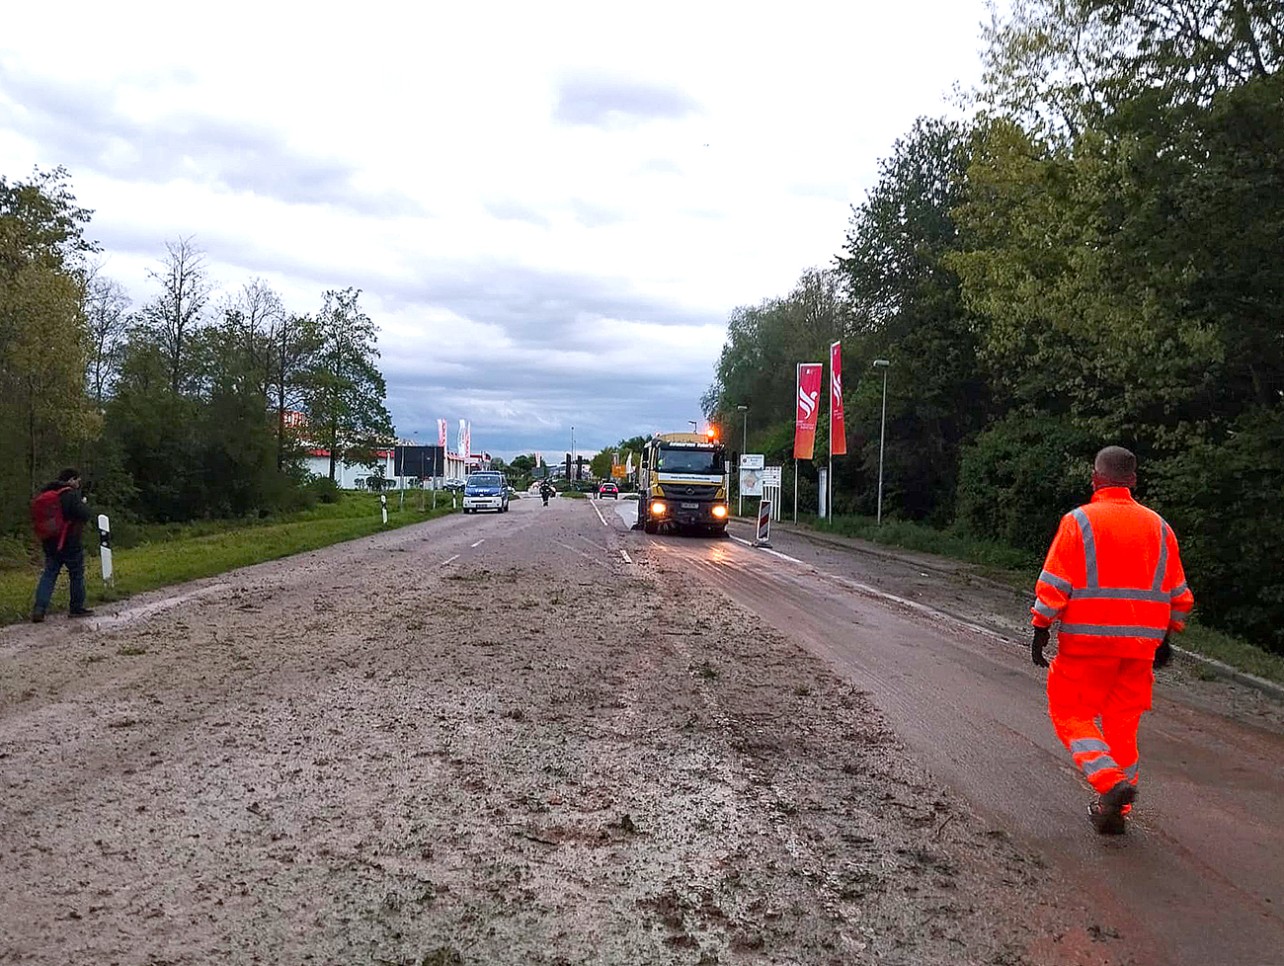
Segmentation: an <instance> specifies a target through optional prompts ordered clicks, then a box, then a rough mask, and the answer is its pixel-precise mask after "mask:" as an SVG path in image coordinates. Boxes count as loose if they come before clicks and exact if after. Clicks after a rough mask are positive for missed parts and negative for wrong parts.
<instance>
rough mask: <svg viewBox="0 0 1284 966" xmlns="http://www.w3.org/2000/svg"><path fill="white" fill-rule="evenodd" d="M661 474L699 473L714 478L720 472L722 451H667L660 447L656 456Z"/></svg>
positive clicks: (716, 449) (718, 449)
mask: <svg viewBox="0 0 1284 966" xmlns="http://www.w3.org/2000/svg"><path fill="white" fill-rule="evenodd" d="M657 460H658V462H659V466H658V467H657V469H659V470H660V472H662V473H699V474H702V475H705V476H715V475H718V474H720V473H721V472H722V462H723V456H722V449H721V448H720V447H719V448H714V449H668V448H665V447H661V449H660V452H659V453H658V454H657Z"/></svg>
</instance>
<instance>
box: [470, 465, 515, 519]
mask: <svg viewBox="0 0 1284 966" xmlns="http://www.w3.org/2000/svg"><path fill="white" fill-rule="evenodd" d="M478 510H494V511H495V512H496V513H507V512H508V480H506V479H504V474H503V473H472V474H469V477H468V479H467V480H465V481H464V512H465V513H476V512H477V511H478Z"/></svg>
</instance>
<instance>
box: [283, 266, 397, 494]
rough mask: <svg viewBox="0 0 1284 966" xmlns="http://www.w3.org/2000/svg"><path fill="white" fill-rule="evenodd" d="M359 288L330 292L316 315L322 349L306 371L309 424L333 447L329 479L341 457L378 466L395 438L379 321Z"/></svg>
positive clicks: (323, 440) (343, 460)
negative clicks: (364, 307) (382, 366)
mask: <svg viewBox="0 0 1284 966" xmlns="http://www.w3.org/2000/svg"><path fill="white" fill-rule="evenodd" d="M360 294H361V293H360V291H359V290H358V289H353V288H347V289H343V290H342V291H335V290H330V291H327V292H326V293H325V298H324V301H323V304H322V307H321V311H320V312H319V313H317V316H316V318H315V327H316V338H317V343H318V349H317V351H316V353H315V356H314V357H313V363H312V365H311V367H310V368H309V371H308V375H307V389H306V391H305V400H306V408H307V414H308V424H309V427H310V431H311V433H312V435H313V437H314V438H315V439H316V441H317V442H318V443H321V444H322V445H324V446H325V447H326V448H327V449H328V450H329V451H330V479H332V480H333V479H335V477H336V475H337V474H336V470H337V467H338V464H339V463H340V462H345V463H351V464H360V465H367V466H374V465H375V463H376V462H377V459H378V457H377V451H378V450H379V448H380V447H382V446H387V445H390V444H391V442H392V434H393V427H392V419H391V417H390V416H389V415H388V410H387V409H386V408H385V406H384V398H385V396H386V394H387V387H386V384H385V383H384V379H383V374H382V373H381V372H380V371H379V368H378V366H377V365H376V364H375V360H376V359H377V358H378V357H379V348H378V340H377V334H376V331H375V325H374V322H373V321H372V320H371V319H370V317H369V316H368V315H366V313H365V312H364V311H363V310H362V308H361V306H360V304H359V297H360Z"/></svg>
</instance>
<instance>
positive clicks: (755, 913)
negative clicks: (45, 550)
mask: <svg viewBox="0 0 1284 966" xmlns="http://www.w3.org/2000/svg"><path fill="white" fill-rule="evenodd" d="M626 506H628V505H626ZM628 508H629V509H633V507H631V506H628ZM619 509H620V510H624V509H625V507H624V506H621V507H620V508H619ZM612 513H613V508H612V507H611V505H610V503H607V504H602V505H598V504H596V503H590V502H587V501H570V500H561V499H559V500H554V501H553V503H552V505H551V506H550V507H548V508H544V507H541V506H540V505H539V503H538V502H537V501H533V500H522V501H519V502H517V503H514V504H513V512H511V513H508V514H504V515H487V516H471V515H470V516H468V517H463V516H459V515H456V516H452V517H448V518H446V519H443V520H439V521H434V522H432V523H429V524H424V525H419V526H414V527H408V528H405V529H403V530H398V531H395V532H390V533H383V534H379V535H377V536H373V537H369V538H365V539H362V540H357V541H353V542H351V543H348V544H343V545H337V546H333V547H329V548H326V549H324V550H319V551H315V552H312V553H307V554H302V555H299V556H297V557H293V558H289V559H285V560H279V561H275V562H272V563H268V564H262V565H258V566H255V567H249V568H245V569H242V570H239V571H233V572H230V573H228V574H224V575H221V576H220V577H218V578H215V579H211V580H206V581H198V582H194V583H192V584H188V585H184V586H182V587H179V588H175V589H173V590H172V591H166V592H155V593H152V594H145V595H140V596H139V597H137V598H134V599H132V600H131V601H129V602H128V604H125V605H111V606H108V607H105V608H103V610H102V611H100V615H99V617H97V618H95V619H93V620H91V621H89V622H87V623H73V622H70V621H68V620H66V619H62V618H60V619H56V620H51V621H50V622H48V623H46V624H43V625H38V626H35V625H25V626H20V627H11V628H7V629H4V630H3V631H0V778H2V783H3V787H0V847H3V848H4V850H5V862H4V863H2V864H0V959H5V958H8V959H12V960H15V961H21V962H32V963H51V964H52V963H65V962H81V961H102V962H110V961H133V962H146V961H161V960H163V961H166V962H171V963H203V962H210V961H220V962H250V961H264V960H266V961H302V960H304V959H308V958H310V959H312V960H315V961H320V962H385V963H399V964H410V963H415V964H421V963H425V962H427V963H435V964H441V963H456V962H463V963H547V964H554V963H567V962H595V963H630V964H632V963H691V964H696V963H714V962H721V963H742V962H743V963H751V962H762V961H764V960H765V961H775V962H782V963H785V962H795V963H835V964H836V963H906V964H918V963H942V964H944V963H950V964H954V963H1016V962H1029V963H1047V964H1071V963H1082V964H1088V963H1093V964H1101V963H1144V962H1148V961H1150V962H1158V961H1160V958H1159V953H1157V952H1154V950H1153V948H1150V947H1147V946H1146V941H1147V938H1148V937H1149V936H1150V935H1151V934H1152V932H1153V931H1154V930H1155V928H1156V926H1157V922H1156V921H1155V918H1154V917H1153V916H1151V915H1150V914H1149V909H1148V908H1146V909H1143V910H1142V911H1143V912H1145V913H1146V915H1145V916H1142V915H1133V910H1131V908H1130V907H1126V906H1123V905H1122V904H1119V903H1114V902H1106V903H1097V902H1095V900H1093V899H1090V898H1089V891H1088V890H1087V889H1086V888H1084V884H1083V881H1082V879H1083V875H1082V873H1083V871H1084V869H1083V865H1084V863H1085V862H1090V861H1091V860H1093V858H1094V856H1097V855H1098V853H1097V852H1094V851H1092V848H1093V847H1095V846H1096V845H1097V843H1096V842H1095V841H1093V840H1091V839H1089V838H1088V837H1087V834H1086V823H1082V825H1080V824H1079V823H1080V822H1081V820H1079V821H1078V822H1076V821H1075V820H1076V819H1078V815H1077V809H1076V808H1075V807H1074V806H1075V805H1076V804H1077V802H1078V799H1077V798H1076V797H1075V792H1074V791H1073V781H1072V779H1070V778H1067V777H1065V776H1064V775H1063V776H1060V781H1059V782H1058V783H1057V785H1056V789H1055V791H1052V790H1049V791H1048V792H1047V793H1046V796H1045V798H1044V799H1043V800H1042V804H1040V803H1039V802H1034V803H1033V804H1032V805H1030V806H1028V807H1030V808H1032V809H1039V808H1042V809H1043V810H1044V811H1047V810H1049V806H1048V804H1047V802H1048V801H1049V800H1052V799H1055V801H1056V802H1059V803H1062V805H1063V807H1061V808H1060V811H1064V812H1066V813H1067V814H1066V815H1065V816H1061V815H1059V814H1056V815H1054V816H1053V817H1055V818H1058V819H1060V818H1063V817H1064V818H1065V820H1066V826H1065V827H1064V828H1062V827H1053V826H1047V827H1046V828H1045V827H1044V826H1042V825H1040V826H1039V827H1038V828H1036V829H1035V831H1034V832H1026V831H1022V830H1023V829H1026V828H1028V826H1029V825H1030V824H1031V823H1026V825H1025V826H1021V825H1020V823H1014V822H1011V821H998V820H996V815H995V813H994V812H992V811H990V810H988V809H987V810H986V811H982V812H981V813H980V814H978V813H977V812H976V811H975V810H973V809H972V808H971V807H969V806H968V804H967V803H966V802H965V801H963V800H962V799H961V798H960V797H959V796H958V795H956V794H954V793H952V792H950V791H949V790H947V789H945V788H943V787H942V786H940V785H939V784H938V783H937V781H936V780H935V779H934V778H933V777H932V776H930V775H929V774H927V773H926V772H925V771H924V770H923V769H922V767H921V766H920V765H919V764H917V763H916V758H917V757H928V753H923V754H921V755H916V754H915V753H914V752H913V751H910V752H907V751H906V750H905V749H904V748H903V747H902V746H901V744H900V743H899V742H898V740H897V737H896V736H895V735H894V734H893V733H892V731H891V730H890V729H889V728H888V726H887V724H886V722H885V720H884V719H883V717H882V716H881V715H880V713H879V711H878V709H877V708H876V707H875V706H874V705H873V703H872V702H871V697H876V698H877V699H878V700H880V701H883V702H884V704H885V707H886V708H887V709H888V711H889V712H890V713H891V714H893V715H898V716H899V720H901V722H902V723H903V722H904V721H905V720H910V719H911V718H912V716H909V715H906V714H903V713H902V710H901V709H902V705H900V704H897V703H896V702H895V701H893V700H890V698H891V697H892V696H894V693H895V692H894V690H893V689H891V688H885V687H884V683H883V682H884V681H885V680H892V681H893V682H894V681H895V679H896V678H897V677H898V676H903V673H904V669H903V668H902V669H899V670H898V669H897V668H896V667H895V666H894V664H890V663H889V665H888V667H887V668H885V669H884V671H883V672H882V674H881V676H880V675H875V674H870V675H869V680H868V681H862V682H861V683H860V684H858V685H855V686H853V684H852V683H851V681H850V679H849V678H848V677H846V676H845V674H844V673H842V672H841V668H840V669H839V671H840V673H836V672H835V670H834V667H833V666H831V665H830V664H828V663H826V661H824V660H822V659H820V658H818V657H816V656H814V655H813V654H811V653H809V652H808V651H807V650H805V649H804V648H803V647H800V646H799V645H800V643H801V644H804V645H806V644H808V643H811V638H812V636H813V633H814V622H815V621H817V620H819V619H822V617H823V616H824V612H823V611H818V610H815V608H817V607H819V606H820V605H821V603H822V601H821V600H820V599H819V598H815V599H813V597H812V596H809V595H810V594H812V593H814V591H813V590H809V588H808V587H807V586H806V585H805V582H804V583H800V584H797V585H796V586H795V585H794V584H793V583H792V582H791V581H789V580H786V581H784V582H783V583H782V582H781V581H780V580H778V579H777V578H774V577H770V578H762V576H761V575H759V577H760V579H761V580H762V582H761V583H760V584H759V590H760V591H761V594H760V595H757V597H758V598H760V599H754V600H751V601H749V603H750V604H751V605H752V606H751V607H749V608H746V607H742V606H739V605H738V604H736V603H734V602H733V601H732V600H731V599H730V598H729V597H728V596H727V595H725V594H723V593H721V592H719V591H717V590H716V589H714V588H716V587H717V585H718V581H720V580H722V579H723V578H722V577H720V576H719V574H720V573H721V572H722V571H724V570H725V571H726V573H727V576H731V575H733V574H734V575H736V576H737V577H738V579H737V580H736V581H731V582H733V583H737V584H738V583H740V582H742V581H743V580H748V579H749V578H750V577H751V576H752V575H755V574H756V573H757V568H758V566H759V563H760V560H761V557H760V556H758V555H750V554H749V551H747V550H745V549H744V548H741V547H740V546H738V545H737V544H735V543H734V541H682V540H668V539H665V538H649V537H645V536H643V535H642V534H637V533H631V532H629V531H627V530H626V529H625V526H624V522H623V521H622V520H620V518H619V517H618V516H615V517H613V516H612ZM782 562H784V561H782ZM693 574H696V575H697V578H698V577H700V576H701V575H703V576H705V578H706V580H707V581H708V582H707V583H706V582H702V581H701V580H700V579H694V580H693ZM736 592H737V593H739V591H736ZM764 602H765V603H766V605H768V606H766V610H767V611H768V612H770V613H773V614H774V615H775V617H774V618H773V619H776V618H779V617H780V616H781V615H782V614H785V613H787V612H788V613H789V614H790V615H791V616H792V614H793V612H792V611H787V608H789V607H794V608H796V609H797V612H798V613H799V614H800V615H807V614H811V615H812V616H811V617H806V618H800V619H799V620H798V622H797V625H798V626H797V627H794V626H791V627H790V629H789V631H788V632H787V633H785V632H781V631H778V630H775V629H774V628H773V627H772V626H771V624H770V623H769V622H768V621H765V620H763V619H761V618H759V617H757V616H756V615H755V614H754V613H753V609H754V608H757V607H759V606H760V605H763V604H764ZM868 606H869V607H870V608H871V610H870V612H869V613H867V614H865V615H864V617H865V620H866V623H867V628H866V629H867V630H870V631H876V632H877V635H881V636H889V635H890V636H896V635H900V638H901V645H902V646H904V645H905V641H906V640H907V639H908V636H909V635H922V634H923V633H924V626H925V625H923V624H921V623H918V618H917V617H915V616H913V615H905V614H902V613H898V612H897V611H895V610H889V609H887V608H886V605H885V603H884V602H881V601H879V602H873V603H870V604H869V605H868ZM848 616H850V615H848ZM808 621H812V622H813V623H812V624H809V623H808ZM792 623H793V622H792V621H791V624H792ZM857 630H860V628H859V627H858V628H857ZM838 632H839V633H842V629H841V628H838ZM936 643H938V645H939V646H941V647H943V648H948V647H950V646H954V645H953V644H951V643H950V642H948V641H944V642H939V641H938V642H936ZM1012 674H1013V675H1014V676H1015V677H1017V678H1018V679H1021V678H1020V672H1018V671H1015V670H1014V671H1013V672H1012ZM876 687H877V688H878V689H879V692H875V693H874V694H872V695H871V694H866V693H865V692H866V691H871V692H873V691H874V689H875V688H876ZM911 690H912V689H911ZM883 692H885V696H884V697H880V696H879V695H880V694H882V693H883ZM885 698H886V699H885ZM1030 698H1031V700H1033V695H1030ZM904 706H905V707H908V706H909V702H908V700H907V701H906V702H904ZM930 711H931V709H927V710H923V711H921V712H920V717H922V716H925V715H928V714H930ZM1031 713H1032V714H1033V711H1032V712H1031ZM1036 717H1037V716H1036ZM953 726H954V725H953V724H951V727H953ZM904 733H905V734H906V736H907V737H909V738H910V739H911V740H914V741H917V740H918V735H917V733H916V732H915V731H914V730H913V729H910V728H905V729H904ZM951 740H952V739H951V737H950V736H949V735H948V734H947V735H943V736H940V741H941V742H942V743H949V742H950V741H951ZM1027 757H1028V758H1030V759H1031V762H1030V764H1029V767H1030V769H1031V771H1032V772H1033V771H1037V770H1038V769H1039V768H1047V767H1052V766H1051V765H1049V764H1045V763H1044V760H1043V758H1042V757H1039V756H1032V755H1029V754H1027ZM982 759H983V762H982V763H984V756H982ZM1014 760H1015V761H1016V762H1017V763H1018V764H1020V763H1021V762H1020V759H1014ZM1052 760H1053V759H1052V758H1051V757H1048V758H1047V761H1048V762H1051V761H1052ZM1013 767H1014V765H1013V764H1012V763H1011V762H1009V764H1008V765H1007V768H1008V770H1009V771H1010V770H1011V769H1012V768H1013ZM941 774H944V775H945V776H946V777H950V774H949V772H948V770H946V769H942V770H941ZM959 787H960V788H962V789H963V790H964V791H965V792H968V794H971V791H970V790H969V786H968V785H967V784H966V783H965V782H960V783H959ZM979 800H980V801H982V803H984V801H985V800H984V798H981V799H979ZM1025 807H1027V806H1024V805H1022V804H1021V803H1016V804H1011V805H1010V807H1009V809H1008V811H1013V810H1020V809H1021V808H1025ZM1050 810H1051V811H1052V812H1054V813H1055V812H1058V808H1057V807H1052V808H1051V809H1050ZM1267 818H1269V816H1267ZM1263 820H1264V821H1265V820H1266V819H1265V818H1264V819H1263ZM1072 823H1073V824H1072ZM1005 826H1006V828H1005ZM1011 829H1016V830H1017V831H1018V833H1019V835H1018V838H1017V840H1015V841H1014V840H1013V838H1012V836H1011V835H1010V834H1009V830H1011ZM1048 829H1052V831H1051V832H1049V831H1048ZM1040 831H1042V832H1043V833H1045V835H1050V836H1051V840H1052V841H1053V843H1054V844H1055V843H1056V842H1062V843H1063V846H1064V843H1084V842H1088V843H1089V844H1087V845H1084V846H1083V848H1084V852H1083V854H1082V855H1081V856H1078V857H1076V855H1075V854H1074V851H1073V849H1072V848H1069V847H1063V848H1062V850H1061V851H1057V850H1056V849H1052V848H1047V849H1046V852H1045V854H1048V855H1051V856H1052V857H1054V858H1055V859H1056V863H1055V865H1054V867H1052V868H1049V867H1048V866H1047V864H1046V862H1045V860H1044V859H1043V857H1042V855H1041V854H1040V852H1041V850H1040V849H1036V848H1033V847H1031V845H1029V844H1026V843H1025V842H1023V841H1021V840H1020V838H1021V836H1023V835H1025V834H1030V835H1031V841H1035V842H1038V841H1039V840H1038V838H1037V833H1038V832H1040ZM1058 836H1060V838H1058ZM1134 844H1135V842H1128V843H1126V845H1127V846H1128V847H1132V846H1133V845H1134ZM1264 847H1265V848H1267V849H1269V848H1270V847H1271V845H1270V841H1269V840H1267V841H1266V844H1265V846H1264ZM1067 856H1068V857H1067ZM1076 862H1077V863H1078V864H1076ZM1063 870H1064V871H1063ZM1066 871H1068V872H1069V873H1070V874H1069V876H1067V875H1066V874H1065V872H1066ZM1089 871H1091V870H1089ZM1178 871H1179V872H1182V873H1183V874H1184V872H1185V869H1184V868H1179V869H1178ZM1232 871H1233V870H1232ZM1089 878H1090V877H1089ZM1031 897H1033V898H1031ZM1237 908H1242V904H1241V906H1239V907H1237ZM1262 928H1265V927H1259V928H1258V929H1257V930H1256V931H1253V930H1251V929H1250V930H1247V936H1248V938H1247V939H1246V940H1245V942H1249V941H1251V940H1252V939H1253V938H1255V937H1257V938H1260V937H1261V935H1262V932H1261V930H1262ZM1226 948H1227V949H1229V950H1230V951H1231V952H1235V951H1236V948H1237V947H1235V946H1234V945H1233V944H1228V945H1227V947H1226ZM1263 948H1266V949H1277V948H1278V947H1277V946H1267V947H1263ZM1225 952H1226V950H1225V949H1224V950H1223V953H1225ZM1143 954H1144V955H1143ZM1259 958H1260V957H1259ZM1172 961H1178V960H1177V959H1176V958H1174V959H1173V960H1172ZM1210 961H1215V962H1227V961H1234V960H1233V959H1232V958H1231V957H1230V956H1229V955H1221V956H1218V957H1212V958H1211V960H1210ZM1248 961H1252V960H1248Z"/></svg>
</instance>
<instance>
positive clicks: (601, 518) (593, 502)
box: [589, 500, 609, 527]
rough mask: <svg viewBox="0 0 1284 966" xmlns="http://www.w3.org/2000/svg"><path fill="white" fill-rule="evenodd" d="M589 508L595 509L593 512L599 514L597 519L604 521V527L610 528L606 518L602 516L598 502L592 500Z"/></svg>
mask: <svg viewBox="0 0 1284 966" xmlns="http://www.w3.org/2000/svg"><path fill="white" fill-rule="evenodd" d="M589 506H591V507H592V508H593V512H594V513H596V514H597V518H598V519H599V520H601V521H602V526H604V527H605V526H609V524H608V523H607V522H606V517H604V516H602V511H601V510H599V509H598V508H597V500H590V501H589Z"/></svg>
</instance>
